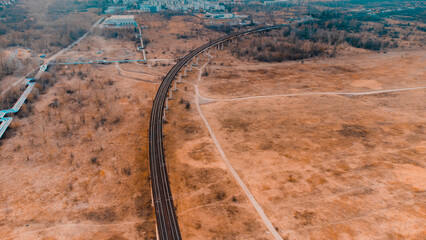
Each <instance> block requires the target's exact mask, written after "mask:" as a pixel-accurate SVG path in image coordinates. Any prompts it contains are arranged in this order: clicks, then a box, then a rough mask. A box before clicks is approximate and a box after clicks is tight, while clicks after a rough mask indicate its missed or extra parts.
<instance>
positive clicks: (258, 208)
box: [194, 61, 282, 240]
mask: <svg viewBox="0 0 426 240" xmlns="http://www.w3.org/2000/svg"><path fill="white" fill-rule="evenodd" d="M209 63H210V61H207V62H206V63H205V64H204V65H203V66H201V67H200V68H198V79H197V82H196V83H195V84H194V88H195V105H196V107H197V111H198V113H199V114H200V116H201V118H202V119H203V122H204V124H205V125H206V128H207V130H208V131H209V134H210V136H211V138H212V140H213V142H214V144H215V146H216V148H217V150H218V151H219V154H220V156H221V157H222V159H223V161H224V162H225V164H226V166H227V168H228V169H229V171H230V172H231V174H232V176H233V177H234V178H235V180H236V181H237V183H238V184H239V185H240V187H241V188H242V189H243V191H244V193H245V194H246V196H247V198H248V199H249V200H250V202H251V204H252V205H253V207H254V208H255V209H256V211H257V213H258V214H259V215H260V217H261V218H262V221H263V222H264V224H265V225H266V227H267V228H268V230H269V232H270V233H272V235H273V236H274V238H275V239H276V240H282V237H281V236H280V234H279V233H278V232H277V230H276V229H275V228H274V226H273V225H272V223H271V221H270V220H269V218H268V217H267V216H266V214H265V212H264V211H263V208H262V207H261V206H260V205H259V203H258V202H257V201H256V199H255V198H254V196H253V194H252V193H251V192H250V190H249V189H248V188H247V186H246V185H245V184H244V182H243V180H242V179H241V178H240V176H239V175H238V173H237V172H236V171H235V169H234V168H233V167H232V165H231V163H230V162H229V159H228V157H227V156H226V154H225V152H224V151H223V149H222V147H221V145H220V143H219V141H218V139H217V138H216V135H215V134H214V132H213V129H212V128H211V126H210V124H209V122H208V121H207V119H206V117H205V116H204V114H203V111H202V110H201V107H200V97H201V96H200V90H199V88H198V85H199V83H200V82H201V79H202V73H203V70H204V68H205V67H206V66H207V65H208V64H209Z"/></svg>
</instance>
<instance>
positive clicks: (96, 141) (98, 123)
mask: <svg viewBox="0 0 426 240" xmlns="http://www.w3.org/2000/svg"><path fill="white" fill-rule="evenodd" d="M174 18H176V21H169V22H168V24H170V25H173V26H172V27H171V26H169V25H164V26H158V27H156V29H145V30H144V31H145V32H146V33H144V36H145V35H146V36H147V37H149V38H150V39H151V41H152V42H151V43H150V44H149V45H148V46H147V50H148V51H149V54H148V55H147V57H148V59H149V60H152V59H155V58H157V59H159V58H162V59H163V58H165V59H173V58H174V57H175V54H176V48H178V47H179V46H178V43H179V44H185V43H186V44H189V45H191V44H192V41H195V43H194V44H193V45H194V46H195V45H199V44H201V43H204V41H206V40H207V39H206V38H205V37H206V36H207V35H211V34H212V33H211V31H209V30H207V31H206V32H205V33H203V34H201V35H199V38H198V37H191V38H190V39H182V38H181V39H179V40H177V38H178V37H177V35H176V34H175V33H174V32H170V30H171V29H174V27H179V28H181V27H183V25H182V26H180V25H179V24H186V25H188V24H192V23H191V22H188V21H187V22H186V23H184V20H185V19H184V17H180V16H177V17H174ZM160 20H161V19H158V21H160ZM196 27H197V26H194V27H193V28H196ZM157 32H158V34H157ZM188 34H189V33H188ZM213 34H214V33H213ZM197 36H198V35H197ZM201 37H203V39H201ZM173 39H174V40H173ZM170 40H173V41H175V40H176V41H175V43H176V45H173V44H167V46H168V47H169V49H166V48H164V49H162V47H163V46H165V45H166V43H167V42H168V41H170ZM191 46H192V45H191ZM189 49H190V47H187V49H186V50H185V51H189ZM185 51H181V52H179V56H180V54H185ZM163 52H164V53H163ZM141 55H142V54H141V53H139V52H136V48H135V46H134V43H133V42H131V41H129V40H128V39H106V38H103V37H101V36H100V35H99V34H97V33H96V32H95V33H94V34H91V35H89V36H88V38H87V39H85V40H84V41H82V42H80V43H79V44H78V45H77V46H75V47H74V48H72V49H71V50H70V51H68V52H66V53H65V54H64V55H62V56H61V57H60V60H61V61H64V62H72V61H81V60H84V61H85V60H89V61H91V60H101V59H103V58H106V59H108V60H117V59H125V58H128V59H141V58H142V56H141ZM173 63H174V60H170V61H159V62H156V61H151V62H147V63H146V64H144V63H138V64H136V63H129V64H120V65H117V64H111V65H97V64H91V65H77V66H73V65H70V66H60V67H53V68H52V70H51V71H52V72H51V73H49V74H47V76H46V77H45V79H47V80H48V83H47V84H46V85H47V88H46V89H44V86H42V85H38V86H37V90H35V91H34V92H33V93H34V94H33V96H30V98H29V104H26V105H24V107H23V109H22V111H21V112H20V113H18V114H17V115H15V116H14V121H13V122H12V126H11V128H9V129H8V131H7V132H6V134H5V138H4V139H2V140H1V142H0V151H1V153H2V154H1V157H0V213H1V214H0V239H1V240H6V239H7V240H10V239H20V240H21V239H43V240H46V239H58V240H59V239H66V240H68V239H79V240H80V239H100V240H103V239H108V240H109V239H153V238H155V217H154V211H153V209H152V205H151V191H150V182H149V166H148V148H147V147H148V136H147V134H148V125H149V124H148V122H149V116H150V109H151V105H152V99H153V97H154V94H155V92H156V90H157V87H158V84H159V83H160V80H161V78H162V76H164V75H165V74H166V73H167V71H168V70H169V69H170V68H171V67H172V66H173ZM222 174H224V175H226V173H225V172H224V171H223V173H222ZM225 182H226V181H225ZM228 182H231V179H228ZM216 189H217V190H218V191H219V195H218V196H219V197H220V198H222V197H224V196H223V195H222V194H229V195H233V194H234V193H236V199H237V200H235V201H240V199H239V196H238V191H239V189H238V188H235V187H234V189H233V190H230V192H228V190H227V191H226V193H222V190H221V189H219V186H216ZM226 198H228V196H226ZM231 200H232V199H231ZM240 204H242V205H244V204H245V203H244V202H243V200H241V203H240ZM234 210H235V209H233V208H232V209H229V212H230V213H229V214H233V211H234ZM235 211H240V209H239V208H238V209H237V210H235ZM188 213H189V212H188ZM210 214H212V215H214V214H215V213H214V212H210ZM187 216H190V215H187ZM251 220H255V218H253V217H252V218H250V217H248V218H247V221H246V222H244V223H242V225H244V224H246V225H247V226H246V227H245V229H248V231H249V232H250V231H252V230H250V229H251V228H252V227H253V226H258V227H259V225H256V223H252V222H251ZM218 225H219V227H220V228H223V226H222V225H220V224H218ZM260 227H261V226H260Z"/></svg>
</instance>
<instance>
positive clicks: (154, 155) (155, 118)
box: [149, 25, 288, 240]
mask: <svg viewBox="0 0 426 240" xmlns="http://www.w3.org/2000/svg"><path fill="white" fill-rule="evenodd" d="M285 26H288V25H278V26H272V27H264V28H258V29H254V30H249V31H245V32H241V33H235V34H231V35H228V36H226V37H222V38H219V39H216V40H214V41H211V42H209V43H207V44H205V45H203V46H201V47H199V48H197V49H195V50H193V51H191V52H190V53H189V54H188V55H186V56H185V57H183V58H182V59H181V60H180V61H179V62H178V63H177V64H176V65H175V66H174V67H173V68H172V69H171V70H170V71H169V72H168V73H167V75H166V76H165V77H164V79H163V81H162V82H161V85H160V87H159V89H158V91H157V94H156V96H155V99H154V102H153V106H152V111H151V120H150V126H149V165H150V172H151V185H152V198H153V202H154V208H155V215H156V221H157V233H158V237H159V239H161V240H178V239H182V237H181V233H180V229H179V225H178V221H177V216H176V211H175V205H174V203H173V196H172V193H171V189H170V184H169V178H168V174H167V167H166V161H165V157H164V149H163V123H164V119H163V116H164V111H165V110H166V109H165V102H166V99H167V98H168V92H169V89H170V88H171V86H172V83H173V81H174V80H175V78H176V76H177V75H178V73H179V72H180V71H181V69H182V68H184V67H186V66H187V64H188V63H190V61H191V60H192V59H193V58H195V57H196V56H198V55H199V54H201V53H203V52H204V51H207V50H209V49H211V48H213V47H216V46H220V45H221V44H223V43H225V42H228V41H230V40H232V39H235V38H239V37H243V36H246V35H249V34H254V33H260V32H267V31H270V30H274V29H279V28H282V27H285Z"/></svg>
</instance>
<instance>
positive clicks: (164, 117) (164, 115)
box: [163, 111, 166, 122]
mask: <svg viewBox="0 0 426 240" xmlns="http://www.w3.org/2000/svg"><path fill="white" fill-rule="evenodd" d="M165 121H166V111H164V112H163V122H165Z"/></svg>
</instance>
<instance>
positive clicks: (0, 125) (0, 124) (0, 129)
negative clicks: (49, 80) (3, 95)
mask: <svg viewBox="0 0 426 240" xmlns="http://www.w3.org/2000/svg"><path fill="white" fill-rule="evenodd" d="M34 84H35V83H28V87H27V88H26V89H25V91H24V92H23V93H22V95H21V97H20V98H19V99H18V101H17V102H16V103H15V105H14V106H13V107H12V108H11V109H8V110H1V111H0V138H1V137H2V136H3V134H4V132H6V129H7V128H8V127H9V125H10V124H11V123H12V120H13V118H11V117H7V118H5V117H4V116H5V115H6V114H8V113H16V112H18V111H19V110H20V109H21V107H22V105H23V104H24V102H25V100H26V99H27V97H28V95H29V94H30V93H31V91H32V90H33V88H34Z"/></svg>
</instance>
